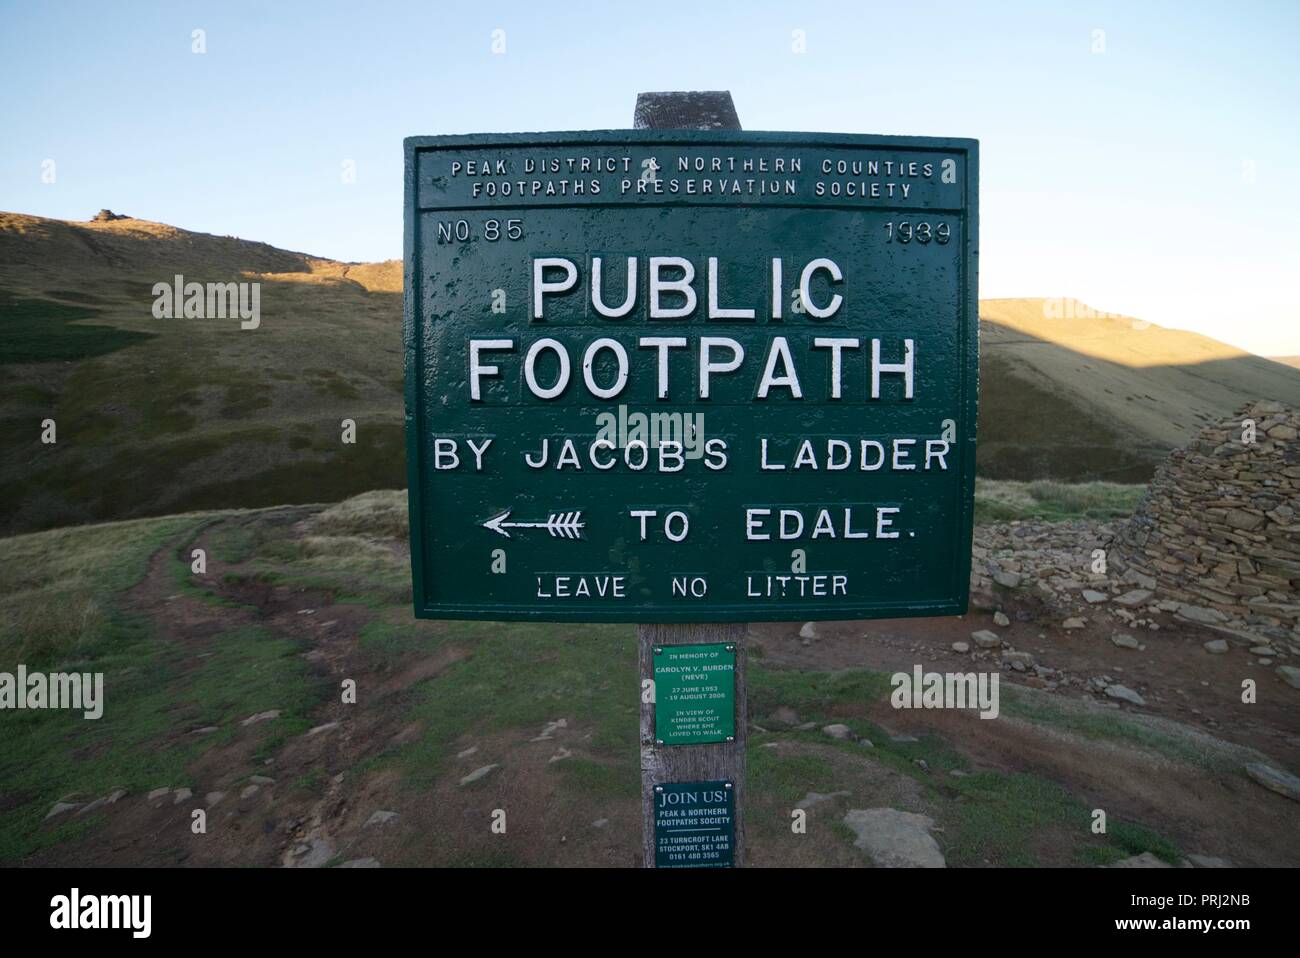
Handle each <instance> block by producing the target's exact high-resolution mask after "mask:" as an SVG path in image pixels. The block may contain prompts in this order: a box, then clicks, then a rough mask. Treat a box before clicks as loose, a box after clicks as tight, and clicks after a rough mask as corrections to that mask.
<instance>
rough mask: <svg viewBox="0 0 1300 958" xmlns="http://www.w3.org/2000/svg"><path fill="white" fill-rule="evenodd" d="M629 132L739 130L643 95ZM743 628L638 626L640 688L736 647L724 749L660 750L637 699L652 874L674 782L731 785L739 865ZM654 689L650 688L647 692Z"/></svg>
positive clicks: (707, 100)
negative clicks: (668, 658) (682, 653)
mask: <svg viewBox="0 0 1300 958" xmlns="http://www.w3.org/2000/svg"><path fill="white" fill-rule="evenodd" d="M632 125H633V127H635V128H636V129H638V130H646V129H648V130H663V129H675V130H683V129H684V130H739V129H740V128H741V127H740V118H739V117H738V116H737V115H736V107H735V105H734V104H733V103H732V100H731V94H730V93H728V92H725V91H724V92H717V93H714V92H707V93H642V94H639V95H638V96H637V98H636V110H635V112H634V113H633V117H632ZM748 631H749V626H748V625H745V624H743V623H721V622H720V623H711V624H704V625H639V626H637V630H636V633H637V642H636V644H637V662H638V664H639V667H640V673H641V688H642V689H645V688H646V687H647V686H646V683H647V682H653V681H654V674H655V668H654V661H655V654H656V653H655V650H656V649H659V648H662V647H664V646H678V645H701V644H706V643H723V644H725V645H730V646H734V647H735V671H734V672H733V673H732V675H733V679H734V682H735V684H734V697H735V710H736V711H735V735H734V737H733V739H732V741H730V742H718V743H715V744H708V745H680V746H679V745H664V744H659V740H658V739H656V737H655V702H654V701H649V702H647V701H646V699H647V697H648V696H646V695H644V694H643V695H642V696H641V847H642V854H643V858H642V864H643V865H644V866H645V867H646V868H654V867H655V862H656V858H657V851H658V850H657V847H656V839H655V808H656V804H657V803H658V802H659V801H662V797H661V795H662V793H660V795H659V796H658V797H657V794H656V792H655V789H656V788H657V787H661V786H663V785H664V784H665V783H673V782H718V781H720V782H727V783H730V784H731V791H732V795H731V803H730V804H731V809H732V818H733V822H734V835H733V838H732V841H731V863H732V865H734V866H735V867H740V866H741V865H743V864H744V861H745V801H744V799H745V740H746V738H747V737H748V736H747V730H748V726H749V720H748V712H747V709H746V707H745V698H746V691H747V685H746V682H745V635H746V633H747V632H748ZM653 687H654V686H651V688H653Z"/></svg>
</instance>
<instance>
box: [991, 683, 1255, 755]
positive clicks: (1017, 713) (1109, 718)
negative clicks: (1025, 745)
mask: <svg viewBox="0 0 1300 958" xmlns="http://www.w3.org/2000/svg"><path fill="white" fill-rule="evenodd" d="M1001 710H1002V715H1004V716H1007V717H1009V718H1018V719H1022V720H1024V721H1027V722H1031V723H1033V724H1034V725H1043V726H1050V727H1053V728H1059V729H1062V730H1064V731H1066V732H1072V733H1074V734H1076V735H1081V736H1083V737H1084V738H1088V739H1093V740H1096V741H1109V742H1118V743H1121V744H1124V745H1129V746H1137V747H1139V748H1144V749H1150V750H1151V751H1153V752H1156V753H1158V754H1160V755H1164V756H1166V757H1168V758H1170V759H1173V760H1174V761H1176V762H1181V763H1184V764H1188V765H1193V766H1196V767H1198V768H1204V769H1206V770H1208V771H1214V772H1224V771H1236V772H1240V769H1241V761H1240V760H1239V759H1238V758H1236V757H1235V756H1234V755H1233V754H1232V753H1231V751H1230V750H1228V749H1224V748H1219V749H1214V748H1210V747H1202V746H1201V745H1199V744H1198V740H1197V739H1191V738H1186V737H1178V736H1175V735H1172V734H1168V733H1165V732H1161V731H1159V730H1158V729H1155V728H1151V727H1150V726H1148V725H1144V724H1142V723H1140V722H1137V721H1134V720H1132V719H1129V718H1126V717H1125V716H1124V715H1123V713H1121V712H1116V711H1110V710H1107V711H1105V712H1102V711H1100V710H1092V709H1082V708H1079V707H1077V706H1072V705H1063V704H1062V703H1060V702H1058V701H1054V700H1052V699H1049V698H1047V697H1046V696H1036V695H1030V694H1026V693H1023V692H1021V691H1020V690H1018V689H1015V688H1014V687H1005V686H1004V691H1003V693H1002V700H1001ZM1205 741H1206V742H1207V744H1208V743H1209V741H1210V740H1209V739H1206V740H1205Z"/></svg>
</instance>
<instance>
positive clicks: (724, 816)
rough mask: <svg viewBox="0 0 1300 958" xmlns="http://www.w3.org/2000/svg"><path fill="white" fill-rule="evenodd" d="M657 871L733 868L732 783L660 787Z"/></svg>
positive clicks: (657, 792) (657, 794)
mask: <svg viewBox="0 0 1300 958" xmlns="http://www.w3.org/2000/svg"><path fill="white" fill-rule="evenodd" d="M654 808H655V867H656V868H730V867H731V866H732V865H733V864H734V861H733V858H734V855H733V851H734V847H735V842H736V820H735V795H734V789H733V788H732V785H731V783H730V782H725V781H722V782H676V783H670V784H663V785H656V786H655V795H654Z"/></svg>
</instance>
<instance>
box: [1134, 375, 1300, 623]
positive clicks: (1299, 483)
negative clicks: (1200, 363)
mask: <svg viewBox="0 0 1300 958" xmlns="http://www.w3.org/2000/svg"><path fill="white" fill-rule="evenodd" d="M1252 424H1253V431H1252V428H1251V427H1252ZM1298 434H1300V412H1297V411H1296V410H1295V409H1290V408H1288V407H1286V406H1284V405H1282V404H1281V403H1277V402H1271V401H1267V400H1264V401H1259V402H1255V403H1249V404H1247V405H1245V406H1243V407H1241V408H1240V409H1239V410H1238V411H1237V412H1236V413H1234V414H1233V415H1232V416H1230V417H1228V418H1227V419H1225V420H1224V421H1222V422H1220V423H1218V424H1217V425H1214V426H1211V427H1209V428H1207V429H1205V430H1204V431H1202V432H1201V433H1200V435H1199V436H1197V438H1196V439H1195V440H1193V441H1192V442H1191V443H1190V444H1189V445H1188V446H1186V447H1185V448H1183V449H1179V450H1177V451H1175V452H1173V453H1172V454H1171V455H1170V456H1169V457H1168V458H1167V459H1166V460H1165V461H1164V463H1163V464H1162V465H1161V466H1160V468H1159V469H1158V470H1157V472H1156V475H1155V478H1154V479H1153V480H1152V481H1151V485H1150V487H1149V489H1148V491H1147V493H1146V495H1145V496H1144V497H1143V499H1142V501H1141V503H1140V504H1139V505H1138V508H1137V511H1136V512H1135V513H1134V515H1133V518H1132V519H1131V520H1129V521H1128V522H1127V523H1126V524H1123V525H1121V526H1120V527H1119V532H1118V538H1117V541H1116V542H1115V543H1113V544H1112V548H1111V556H1110V561H1111V563H1112V565H1113V566H1114V568H1115V571H1117V572H1120V573H1121V574H1123V576H1124V577H1125V578H1126V579H1127V580H1128V581H1130V582H1134V583H1137V584H1138V585H1140V586H1141V587H1143V588H1146V589H1152V590H1155V591H1156V592H1158V593H1160V594H1161V595H1163V596H1165V597H1167V598H1168V599H1170V600H1173V601H1176V602H1178V603H1180V605H1179V610H1178V617H1179V618H1182V619H1185V620H1187V621H1191V622H1195V623H1197V624H1198V625H1204V626H1207V627H1209V628H1211V629H1214V630H1215V631H1219V632H1222V633H1224V634H1226V635H1229V636H1234V637H1236V638H1238V639H1241V640H1246V641H1250V642H1258V640H1259V638H1260V637H1264V636H1267V637H1269V638H1276V639H1290V640H1292V641H1293V642H1294V641H1296V640H1300V442H1297V435H1298Z"/></svg>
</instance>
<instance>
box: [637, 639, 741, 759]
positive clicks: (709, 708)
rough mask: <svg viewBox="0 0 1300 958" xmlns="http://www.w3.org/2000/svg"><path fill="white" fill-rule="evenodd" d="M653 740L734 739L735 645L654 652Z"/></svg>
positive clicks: (686, 742)
mask: <svg viewBox="0 0 1300 958" xmlns="http://www.w3.org/2000/svg"><path fill="white" fill-rule="evenodd" d="M654 683H655V740H656V742H657V743H658V744H660V745H705V744H707V743H709V742H729V741H732V740H734V739H735V737H736V647H735V646H734V645H728V644H725V643H721V642H717V643H711V644H702V645H660V646H656V647H655V649H654Z"/></svg>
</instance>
